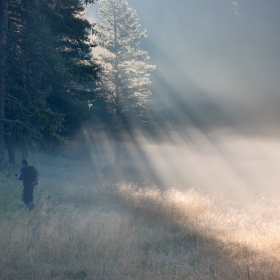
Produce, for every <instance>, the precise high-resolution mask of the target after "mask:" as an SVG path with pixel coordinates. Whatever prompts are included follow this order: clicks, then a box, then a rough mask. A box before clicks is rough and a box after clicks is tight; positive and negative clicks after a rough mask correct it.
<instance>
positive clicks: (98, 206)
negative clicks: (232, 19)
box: [0, 154, 280, 280]
mask: <svg viewBox="0 0 280 280" xmlns="http://www.w3.org/2000/svg"><path fill="white" fill-rule="evenodd" d="M32 164H34V165H35V166H36V167H38V170H39V172H40V183H39V185H38V186H36V189H35V191H34V194H35V209H34V210H33V211H29V210H28V209H26V207H25V206H24V205H23V203H22V202H21V191H22V186H21V182H19V181H15V180H13V174H14V173H16V171H18V169H19V168H20V167H19V166H9V167H8V168H7V172H6V174H5V176H1V177H0V200H1V201H0V231H1V234H0V236H1V241H0V279H1V280H6V279H7V280H11V279H19V280H25V279H26V280H27V279H28V280H30V279H34V280H35V279H36V280H37V279H42V280H43V279H53V280H59V279H61V280H62V279H109V280H118V279H120V280H122V279H124V280H125V279H127V280H128V279H135V280H138V279H143V280H144V279H158V280H162V279H175V280H176V279H191V280H193V279H201V280H208V279H223V280H231V279H235V280H237V279H242V280H243V279H248V280H258V279H264V280H269V279H271V280H277V279H280V199H278V198H276V197H274V198H269V199H268V198H266V197H265V196H259V197H251V198H248V200H247V203H246V204H239V203H238V202H236V201H233V200H232V201H229V200H227V199H225V198H224V197H223V196H221V195H214V194H211V193H207V192H205V191H203V190H200V189H196V188H195V187H192V188H188V186H186V188H185V189H184V190H182V189H181V190H179V189H177V188H176V186H170V187H169V188H166V187H165V188H161V187H160V186H156V185H152V184H137V183H136V182H131V180H125V177H126V176H125V175H126V174H130V175H131V174H132V172H133V171H132V170H131V169H130V170H128V169H126V170H122V171H124V172H123V174H124V175H122V176H119V177H118V181H116V180H112V178H110V179H108V178H106V177H105V178H104V177H100V172H101V171H100V170H99V169H98V168H97V167H96V166H95V167H94V166H93V165H92V164H91V163H90V162H83V161H77V160H76V161H75V160H70V159H67V158H62V157H51V156H47V155H40V154H34V155H32ZM134 172H135V174H136V173H137V172H136V171H134ZM118 173H120V170H119V171H118Z"/></svg>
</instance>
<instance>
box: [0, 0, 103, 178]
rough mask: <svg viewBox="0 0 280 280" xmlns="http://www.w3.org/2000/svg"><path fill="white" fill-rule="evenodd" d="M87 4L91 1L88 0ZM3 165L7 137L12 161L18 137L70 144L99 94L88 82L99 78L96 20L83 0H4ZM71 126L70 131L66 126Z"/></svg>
mask: <svg viewBox="0 0 280 280" xmlns="http://www.w3.org/2000/svg"><path fill="white" fill-rule="evenodd" d="M88 2H89V1H87V3H85V4H90V3H88ZM91 2H93V1H91ZM0 11H1V15H0V18H1V36H0V38H1V40H0V42H1V53H0V58H1V69H0V70H1V71H0V76H1V77H0V79H1V90H0V100H1V102H0V103H1V108H0V111H1V122H0V123H1V127H0V140H1V141H0V150H1V156H0V159H1V160H0V170H1V172H2V171H3V170H4V137H5V142H6V143H7V147H8V152H9V160H10V163H14V161H15V159H14V147H13V145H14V143H15V142H16V143H20V145H21V147H22V151H23V156H24V157H28V154H27V153H28V146H30V145H35V144H37V145H40V146H42V147H45V148H47V147H51V146H53V145H57V144H65V143H66V142H67V137H68V136H69V135H71V133H72V132H73V130H74V129H75V127H76V126H79V125H80V124H81V122H82V121H83V120H84V119H85V118H87V117H88V116H86V112H87V110H85V108H87V104H88V102H89V100H92V99H93V98H94V94H93V92H92V91H91V90H88V89H84V88H83V85H85V84H87V83H89V82H92V81H95V80H96V79H97V74H96V73H97V71H98V67H97V66H96V65H95V64H94V63H93V62H92V60H91V48H92V43H91V42H90V34H91V32H92V26H91V24H90V23H89V22H88V21H87V20H86V19H84V18H83V11H84V6H83V3H82V2H81V1H76V0H73V1H68V0H66V1H10V0H7V1H1V8H0ZM66 130H67V132H65V131H66Z"/></svg>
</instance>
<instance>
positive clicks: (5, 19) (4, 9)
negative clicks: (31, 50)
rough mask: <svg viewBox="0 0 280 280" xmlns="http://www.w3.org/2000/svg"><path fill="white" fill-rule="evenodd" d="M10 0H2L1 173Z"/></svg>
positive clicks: (0, 71) (0, 42)
mask: <svg viewBox="0 0 280 280" xmlns="http://www.w3.org/2000/svg"><path fill="white" fill-rule="evenodd" d="M8 5H9V1H8V0H0V173H2V172H4V118H5V113H4V109H5V93H6V76H7V33H8Z"/></svg>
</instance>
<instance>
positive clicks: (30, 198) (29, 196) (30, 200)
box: [26, 186, 34, 210]
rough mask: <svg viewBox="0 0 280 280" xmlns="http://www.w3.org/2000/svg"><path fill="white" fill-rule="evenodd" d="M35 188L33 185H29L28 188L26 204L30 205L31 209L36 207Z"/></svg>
mask: <svg viewBox="0 0 280 280" xmlns="http://www.w3.org/2000/svg"><path fill="white" fill-rule="evenodd" d="M33 189H34V187H33V186H28V187H27V188H26V204H27V205H28V207H29V210H32V209H33V208H34V202H33Z"/></svg>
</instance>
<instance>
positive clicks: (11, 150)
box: [6, 136, 16, 164]
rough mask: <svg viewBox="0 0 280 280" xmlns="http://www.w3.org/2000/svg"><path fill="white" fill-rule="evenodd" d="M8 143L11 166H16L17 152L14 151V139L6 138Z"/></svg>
mask: <svg viewBox="0 0 280 280" xmlns="http://www.w3.org/2000/svg"><path fill="white" fill-rule="evenodd" d="M6 142H7V149H8V155H9V164H15V163H16V159H15V150H14V138H13V137H12V136H8V137H7V138H6Z"/></svg>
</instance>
